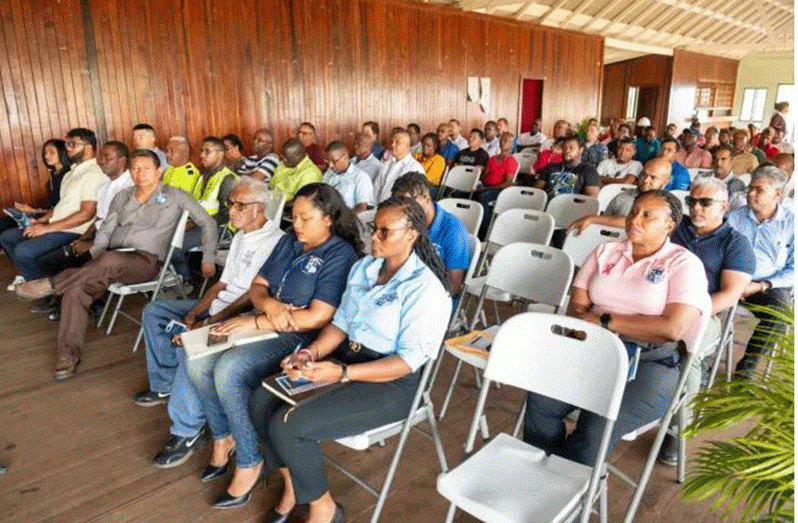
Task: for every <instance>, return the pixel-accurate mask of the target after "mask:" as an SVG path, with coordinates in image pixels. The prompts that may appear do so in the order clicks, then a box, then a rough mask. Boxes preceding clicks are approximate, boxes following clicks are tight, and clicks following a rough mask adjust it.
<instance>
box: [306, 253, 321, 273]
mask: <svg viewBox="0 0 798 523" xmlns="http://www.w3.org/2000/svg"><path fill="white" fill-rule="evenodd" d="M322 263H324V260H322V259H321V258H319V257H318V256H309V257H308V261H306V262H305V266H304V267H302V272H304V273H305V274H316V273H317V272H318V271H319V267H321V264H322Z"/></svg>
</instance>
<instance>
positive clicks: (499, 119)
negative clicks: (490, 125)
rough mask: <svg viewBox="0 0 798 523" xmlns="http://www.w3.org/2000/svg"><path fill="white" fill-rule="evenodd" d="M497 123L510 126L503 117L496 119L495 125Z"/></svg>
mask: <svg viewBox="0 0 798 523" xmlns="http://www.w3.org/2000/svg"><path fill="white" fill-rule="evenodd" d="M499 122H504V123H506V124H507V125H510V122H509V121H508V120H507V118H505V117H504V116H502V117H501V118H498V119H496V123H497V124H498V123H499Z"/></svg>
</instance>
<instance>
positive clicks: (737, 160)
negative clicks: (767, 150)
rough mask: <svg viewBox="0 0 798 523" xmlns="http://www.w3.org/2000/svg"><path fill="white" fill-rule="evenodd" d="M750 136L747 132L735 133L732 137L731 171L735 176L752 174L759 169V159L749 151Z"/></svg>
mask: <svg viewBox="0 0 798 523" xmlns="http://www.w3.org/2000/svg"><path fill="white" fill-rule="evenodd" d="M749 140H750V135H749V134H748V131H743V130H742V129H740V130H739V131H735V132H734V134H733V135H732V144H733V146H734V154H733V155H732V171H734V172H735V174H746V173H752V172H754V171H755V170H756V168H757V167H759V159H758V158H757V157H756V156H755V155H754V154H753V153H751V151H750V148H749V143H748V141H749Z"/></svg>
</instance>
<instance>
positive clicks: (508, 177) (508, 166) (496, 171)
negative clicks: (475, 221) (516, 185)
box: [474, 133, 518, 238]
mask: <svg viewBox="0 0 798 523" xmlns="http://www.w3.org/2000/svg"><path fill="white" fill-rule="evenodd" d="M514 139H515V137H514V136H513V135H512V133H504V134H502V135H501V140H500V145H501V151H500V152H499V154H497V155H496V156H491V158H490V159H489V160H488V167H487V169H485V172H484V173H482V177H481V182H482V187H481V188H479V189H477V190H476V191H475V192H474V197H475V198H476V199H477V200H478V201H479V203H480V204H482V207H483V209H484V210H485V212H484V213H483V215H482V224H481V225H480V227H479V237H480V238H484V237H485V235H486V234H487V232H488V225H489V224H490V217H491V214H493V207H492V206H491V203H492V202H495V201H496V200H497V199H498V198H499V193H500V192H502V190H503V189H504V188H505V187H509V186H510V185H512V184H513V178H514V177H515V175H516V174H517V173H518V160H516V159H515V156H513V154H512V152H511V151H512V150H513V141H514Z"/></svg>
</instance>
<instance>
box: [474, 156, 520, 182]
mask: <svg viewBox="0 0 798 523" xmlns="http://www.w3.org/2000/svg"><path fill="white" fill-rule="evenodd" d="M517 171H518V160H516V159H515V156H512V155H508V156H505V157H504V158H501V159H499V156H498V155H496V156H491V158H490V159H489V160H488V167H487V169H485V172H484V173H483V174H482V185H484V186H485V187H493V186H495V185H501V184H503V183H505V182H506V181H507V180H508V178H509V179H512V177H513V175H515V173H516V172H517Z"/></svg>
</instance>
